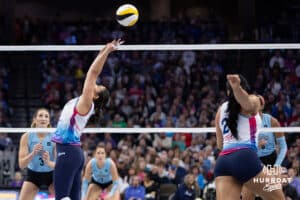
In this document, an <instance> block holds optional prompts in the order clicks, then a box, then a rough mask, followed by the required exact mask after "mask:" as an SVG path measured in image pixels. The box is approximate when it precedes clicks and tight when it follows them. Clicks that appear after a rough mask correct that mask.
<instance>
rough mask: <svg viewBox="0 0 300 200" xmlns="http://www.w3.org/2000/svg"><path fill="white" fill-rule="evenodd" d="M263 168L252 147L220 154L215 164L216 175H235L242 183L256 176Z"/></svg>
mask: <svg viewBox="0 0 300 200" xmlns="http://www.w3.org/2000/svg"><path fill="white" fill-rule="evenodd" d="M262 169H263V164H262V162H261V161H260V160H259V158H258V156H257V154H256V152H255V151H254V150H253V149H251V148H246V149H240V150H237V151H235V152H232V153H230V154H226V155H220V156H219V157H218V159H217V163H216V166H215V172H214V175H215V177H218V176H233V177H234V178H235V179H236V180H238V181H239V182H241V183H242V184H243V183H245V182H247V181H249V180H250V179H251V178H253V177H255V176H256V175H257V174H258V173H259V172H260V171H261V170H262Z"/></svg>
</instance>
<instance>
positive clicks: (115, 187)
mask: <svg viewBox="0 0 300 200" xmlns="http://www.w3.org/2000/svg"><path fill="white" fill-rule="evenodd" d="M119 185H120V181H119V180H116V181H114V182H113V186H112V188H111V190H110V192H109V193H108V195H109V196H110V197H112V196H113V195H114V194H115V192H116V191H117V190H118V189H119Z"/></svg>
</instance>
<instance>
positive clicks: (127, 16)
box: [116, 4, 139, 27]
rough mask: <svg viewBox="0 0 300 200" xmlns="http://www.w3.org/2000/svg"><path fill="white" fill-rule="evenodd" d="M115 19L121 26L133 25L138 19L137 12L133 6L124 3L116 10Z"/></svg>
mask: <svg viewBox="0 0 300 200" xmlns="http://www.w3.org/2000/svg"><path fill="white" fill-rule="evenodd" d="M116 15H117V21H118V22H119V24H121V25H122V26H126V27H127V26H133V25H134V24H135V23H136V22H137V21H138V19H139V12H138V10H137V9H136V7H135V6H133V5H131V4H124V5H122V6H120V7H119V8H118V10H117V12H116Z"/></svg>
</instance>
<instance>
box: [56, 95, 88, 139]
mask: <svg viewBox="0 0 300 200" xmlns="http://www.w3.org/2000/svg"><path fill="white" fill-rule="evenodd" d="M78 100H79V97H77V98H74V99H71V100H70V101H68V103H66V105H65V106H64V108H63V110H62V112H61V115H60V118H59V121H58V124H57V129H56V131H55V133H54V136H53V137H52V141H53V142H56V143H60V144H71V145H80V136H81V133H82V131H83V129H84V127H85V125H86V123H87V122H88V120H89V118H90V117H91V115H92V114H93V113H94V103H92V106H91V109H90V111H89V112H88V113H87V114H86V115H81V114H79V113H78V111H77V109H76V104H77V102H78Z"/></svg>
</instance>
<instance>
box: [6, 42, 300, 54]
mask: <svg viewBox="0 0 300 200" xmlns="http://www.w3.org/2000/svg"><path fill="white" fill-rule="evenodd" d="M102 47H104V46H103V45H24V46H21V45H4V46H0V51H6V52H7V51H99V50H100V49H101V48H102ZM251 49H252V50H254V49H300V44H298V43H293V44H292V43H285V44H153V45H144V44H140V45H121V46H120V47H119V50H120V51H175V50H176V51H182V50H251Z"/></svg>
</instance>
